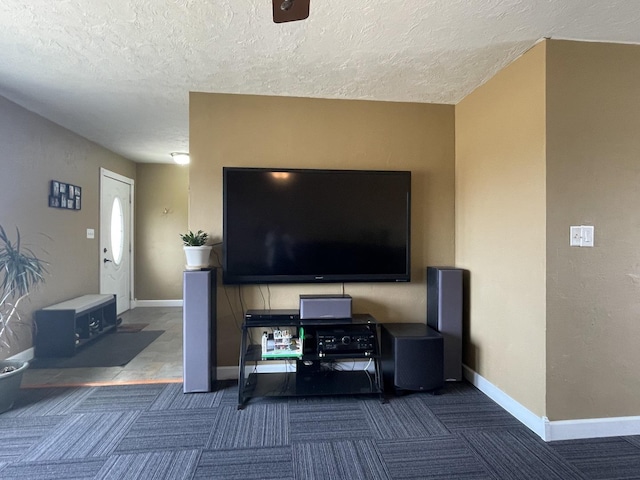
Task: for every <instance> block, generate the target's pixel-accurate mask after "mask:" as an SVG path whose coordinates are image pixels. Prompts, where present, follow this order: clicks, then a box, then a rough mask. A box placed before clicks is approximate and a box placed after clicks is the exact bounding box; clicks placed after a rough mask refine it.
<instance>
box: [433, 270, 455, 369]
mask: <svg viewBox="0 0 640 480" xmlns="http://www.w3.org/2000/svg"><path fill="white" fill-rule="evenodd" d="M463 285H464V270H462V269H460V268H453V267H427V325H429V326H430V327H431V328H433V329H435V330H437V331H438V332H440V334H441V335H442V337H443V338H444V379H445V380H447V381H460V380H462V317H463V304H464V288H463Z"/></svg>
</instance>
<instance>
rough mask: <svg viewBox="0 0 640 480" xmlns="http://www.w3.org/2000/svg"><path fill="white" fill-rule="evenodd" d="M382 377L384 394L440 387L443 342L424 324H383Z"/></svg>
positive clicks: (442, 377) (442, 383)
mask: <svg viewBox="0 0 640 480" xmlns="http://www.w3.org/2000/svg"><path fill="white" fill-rule="evenodd" d="M381 334H382V335H381V337H382V338H381V347H382V375H383V381H384V388H385V390H386V391H387V392H392V391H395V392H399V391H402V390H409V391H422V390H424V391H429V390H437V389H439V388H441V387H442V386H443V385H444V370H443V352H444V342H443V338H442V335H440V334H439V333H438V332H437V331H435V330H434V329H433V328H431V327H429V326H427V325H426V324H424V323H385V324H383V325H382V328H381Z"/></svg>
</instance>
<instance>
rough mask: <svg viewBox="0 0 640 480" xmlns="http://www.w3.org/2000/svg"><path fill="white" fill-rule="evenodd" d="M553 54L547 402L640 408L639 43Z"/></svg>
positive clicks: (577, 46) (606, 409)
mask: <svg viewBox="0 0 640 480" xmlns="http://www.w3.org/2000/svg"><path fill="white" fill-rule="evenodd" d="M547 65H548V78H547V86H548V94H547V142H548V149H547V171H548V180H547V195H548V197H547V198H548V204H547V218H548V229H547V232H548V234H547V251H548V266H547V283H548V290H547V297H548V300H547V302H548V303H547V365H548V374H547V385H548V386H547V413H548V416H549V418H550V419H551V420H564V419H574V418H593V417H615V416H627V415H630V416H636V415H640V371H639V369H638V365H640V348H639V345H640V321H639V319H638V317H639V314H640V134H639V132H640V81H639V79H640V46H638V45H611V44H598V43H578V42H568V41H551V42H548V53H547ZM571 225H594V226H595V247H594V248H576V247H569V227H570V226H571Z"/></svg>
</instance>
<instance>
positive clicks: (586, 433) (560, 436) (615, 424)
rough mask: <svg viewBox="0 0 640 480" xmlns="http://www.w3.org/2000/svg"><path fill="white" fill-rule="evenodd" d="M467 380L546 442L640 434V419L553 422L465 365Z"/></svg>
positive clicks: (635, 417) (620, 418)
mask: <svg viewBox="0 0 640 480" xmlns="http://www.w3.org/2000/svg"><path fill="white" fill-rule="evenodd" d="M463 370H464V377H465V378H466V379H467V380H468V381H469V382H470V383H472V384H473V385H474V386H475V387H476V388H477V389H478V390H480V391H481V392H483V393H484V394H485V395H487V396H488V397H489V398H491V399H492V400H493V401H494V402H496V403H497V404H498V405H500V406H501V407H502V408H504V409H505V410H506V411H507V412H509V413H510V414H511V415H513V416H514V417H515V418H516V419H517V420H519V421H520V422H522V423H523V424H524V425H525V426H526V427H527V428H529V429H530V430H531V431H532V432H533V433H535V434H536V435H538V436H539V437H540V438H542V439H543V440H544V441H545V442H553V441H558V440H578V439H584V438H601V437H618V436H626V435H640V416H633V417H611V418H587V419H578V420H556V421H550V420H549V419H548V418H547V417H539V416H537V415H536V414H535V413H533V412H532V411H530V410H529V409H527V408H526V407H525V406H524V405H522V404H520V403H518V402H517V401H516V400H514V399H513V398H511V397H510V396H509V395H507V394H506V393H504V392H503V391H502V390H500V389H499V388H498V387H496V386H495V385H493V384H492V383H491V382H489V381H488V380H487V379H486V378H484V377H483V376H482V375H480V374H478V373H476V372H474V371H473V370H471V369H470V368H469V367H467V366H466V365H464V366H463Z"/></svg>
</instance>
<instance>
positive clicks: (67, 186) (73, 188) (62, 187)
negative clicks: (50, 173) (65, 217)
mask: <svg viewBox="0 0 640 480" xmlns="http://www.w3.org/2000/svg"><path fill="white" fill-rule="evenodd" d="M81 199H82V187H79V186H77V185H73V184H71V183H66V182H60V181H59V180H51V182H50V187H49V207H51V208H63V209H65V210H80V209H81V206H82V200H81Z"/></svg>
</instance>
